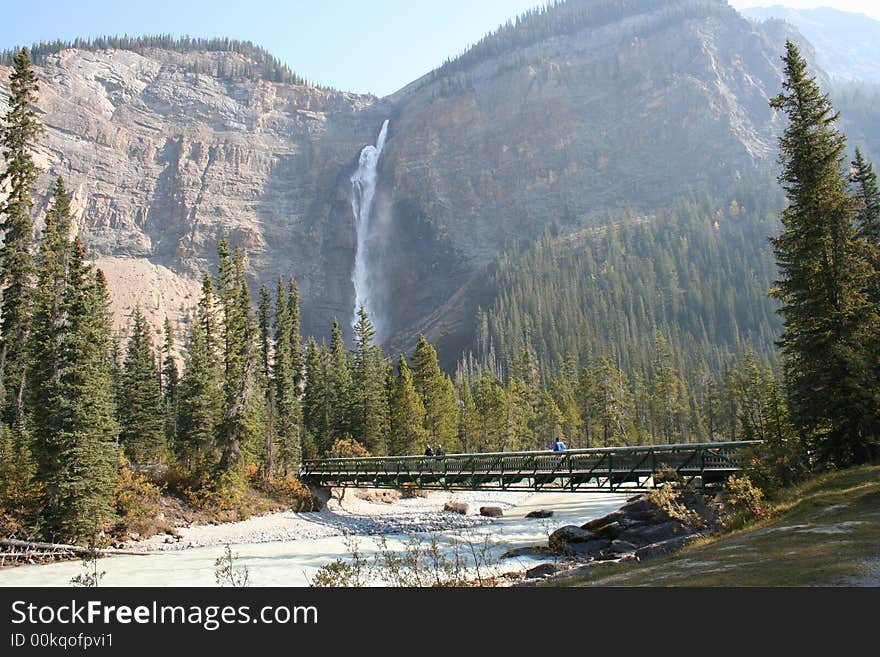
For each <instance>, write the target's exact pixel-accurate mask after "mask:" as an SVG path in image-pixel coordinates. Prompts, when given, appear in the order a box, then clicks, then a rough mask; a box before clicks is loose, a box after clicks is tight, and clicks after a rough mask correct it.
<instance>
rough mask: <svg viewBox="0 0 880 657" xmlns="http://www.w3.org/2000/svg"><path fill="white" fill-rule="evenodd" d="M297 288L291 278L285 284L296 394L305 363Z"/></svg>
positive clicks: (294, 280)
mask: <svg viewBox="0 0 880 657" xmlns="http://www.w3.org/2000/svg"><path fill="white" fill-rule="evenodd" d="M299 303H300V299H299V286H298V285H297V284H296V279H294V278H293V277H291V278H290V280H289V281H288V282H287V315H288V318H289V321H290V329H289V331H288V341H289V342H290V365H291V367H292V368H293V383H294V387H295V388H296V394H297V396H299V390H300V388H301V387H302V382H303V370H304V369H305V362H304V357H303V348H302V335H301V334H300V307H299Z"/></svg>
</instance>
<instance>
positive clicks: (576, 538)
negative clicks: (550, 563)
mask: <svg viewBox="0 0 880 657" xmlns="http://www.w3.org/2000/svg"><path fill="white" fill-rule="evenodd" d="M593 538H594V534H593V532H591V531H587V530H586V529H581V528H580V527H578V526H577V525H565V526H564V527H560V528H559V529H557V530H556V531H555V532H553V533H552V534H550V538H549V539H548V545H549V546H550V549H551V550H555V551H557V552H565V551H566V550H567V548H568V546H569V545H570V544H572V543H585V542H586V541H589V540H592V539H593Z"/></svg>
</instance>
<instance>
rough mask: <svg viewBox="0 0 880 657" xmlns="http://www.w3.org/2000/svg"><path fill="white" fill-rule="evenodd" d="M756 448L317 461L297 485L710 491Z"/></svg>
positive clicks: (724, 445) (687, 446) (748, 444)
mask: <svg viewBox="0 0 880 657" xmlns="http://www.w3.org/2000/svg"><path fill="white" fill-rule="evenodd" d="M760 442H761V441H737V442H714V443H681V444H674V445H638V446H633V447H599V448H592V449H571V450H566V451H564V452H551V451H541V452H492V453H483V454H449V455H446V456H440V457H438V456H376V457H361V458H336V459H315V460H307V461H305V462H304V463H303V464H302V465H301V466H300V477H301V478H302V479H303V480H305V481H308V482H309V483H312V484H315V485H318V486H352V487H361V488H406V487H415V488H425V489H443V490H476V489H481V490H530V491H546V492H585V491H593V492H595V491H604V492H617V491H619V490H621V489H623V490H625V491H631V490H634V491H640V490H648V489H650V488H653V487H654V486H655V484H657V483H659V481H660V480H661V477H667V476H668V475H669V474H670V473H672V472H674V473H675V474H676V475H677V477H678V478H679V479H680V480H681V481H683V482H685V483H692V484H695V485H697V486H700V487H702V488H704V489H711V488H713V487H716V486H718V485H719V484H721V483H722V482H723V481H724V480H725V479H726V478H727V477H729V476H730V475H732V474H734V473H735V472H738V471H739V470H741V469H742V466H743V462H744V459H745V453H746V451H747V450H749V449H750V448H752V447H755V446H756V445H758V444H760ZM658 475H660V476H658Z"/></svg>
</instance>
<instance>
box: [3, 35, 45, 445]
mask: <svg viewBox="0 0 880 657" xmlns="http://www.w3.org/2000/svg"><path fill="white" fill-rule="evenodd" d="M38 90H39V86H38V84H37V77H36V75H35V73H34V70H33V68H32V67H31V62H30V58H29V54H28V51H27V49H26V48H22V49H21V50H20V51H19V52H18V53H17V54H16V55H15V59H14V61H13V69H12V73H11V74H10V76H9V94H10V98H9V110H8V111H7V112H6V116H5V117H4V122H3V125H2V127H0V147H2V149H3V157H4V158H5V160H6V167H5V170H4V171H3V173H2V174H0V187H2V188H4V189H5V191H6V192H7V193H6V195H5V198H4V199H3V201H2V203H0V218H2V219H0V222H2V223H0V231H2V233H3V244H2V246H0V290H2V293H3V301H2V306H0V316H2V320H0V395H2V396H3V397H2V400H0V401H2V409H0V410H2V419H3V420H4V421H5V422H7V423H8V424H9V425H10V426H12V427H13V428H14V429H15V432H16V435H17V436H19V439H18V440H17V443H18V445H17V447H18V448H19V449H20V448H21V446H22V445H23V438H22V436H23V431H24V412H25V407H24V390H25V373H26V369H27V339H28V331H29V327H30V320H31V304H32V295H33V274H34V264H33V259H32V255H31V246H32V243H33V239H34V229H33V222H32V220H31V216H30V212H31V208H32V207H33V204H34V202H33V199H32V197H31V193H32V188H33V186H34V183H35V182H36V180H37V175H38V174H39V170H38V168H37V166H36V164H35V163H34V160H33V156H32V152H33V150H34V147H35V145H36V143H35V142H36V139H37V137H39V135H40V134H41V133H42V132H43V127H42V125H41V123H40V120H39V118H38V117H37V114H36V112H35V111H34V109H33V107H32V105H33V104H34V103H35V102H36V100H37V91H38Z"/></svg>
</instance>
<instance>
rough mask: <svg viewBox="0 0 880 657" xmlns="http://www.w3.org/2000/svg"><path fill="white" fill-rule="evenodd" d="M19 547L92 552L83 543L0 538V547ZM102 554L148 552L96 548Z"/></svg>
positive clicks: (61, 551) (81, 552)
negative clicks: (68, 543) (73, 543)
mask: <svg viewBox="0 0 880 657" xmlns="http://www.w3.org/2000/svg"><path fill="white" fill-rule="evenodd" d="M4 547H5V548H18V549H24V550H52V552H51V554H64V553H65V552H72V553H73V554H79V555H82V554H91V553H92V549H91V548H87V547H82V546H81V545H65V544H64V543H40V542H38V541H22V540H20V539H17V538H3V539H0V548H4ZM96 551H97V553H98V554H100V555H102V556H109V555H113V554H128V555H142V554H147V552H135V551H134V550H115V549H112V548H107V549H101V550H96Z"/></svg>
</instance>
